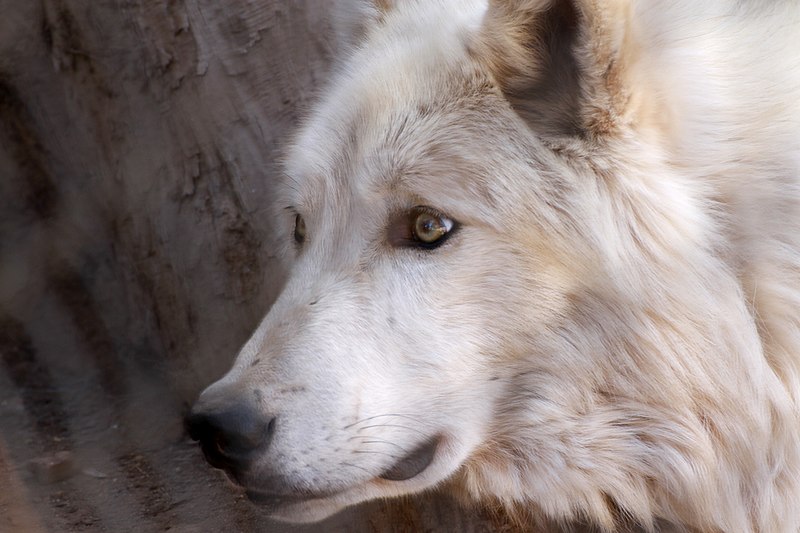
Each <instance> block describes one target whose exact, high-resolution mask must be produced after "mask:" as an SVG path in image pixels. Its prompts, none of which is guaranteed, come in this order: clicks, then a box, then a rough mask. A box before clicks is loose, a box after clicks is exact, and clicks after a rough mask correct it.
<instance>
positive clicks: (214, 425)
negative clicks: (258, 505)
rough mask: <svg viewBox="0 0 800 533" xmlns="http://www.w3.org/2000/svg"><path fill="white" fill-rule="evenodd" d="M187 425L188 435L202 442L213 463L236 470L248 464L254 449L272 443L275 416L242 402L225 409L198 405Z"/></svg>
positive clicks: (215, 465)
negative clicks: (272, 416)
mask: <svg viewBox="0 0 800 533" xmlns="http://www.w3.org/2000/svg"><path fill="white" fill-rule="evenodd" d="M186 427H187V429H188V431H189V436H191V437H192V439H194V440H196V441H199V442H200V446H201V448H202V449H203V453H204V454H205V456H206V460H207V461H208V462H209V463H210V464H211V465H212V466H214V467H215V468H223V469H226V470H228V471H230V472H231V473H233V474H236V473H237V472H239V471H241V470H243V469H245V468H246V467H247V465H248V464H249V463H250V461H251V460H252V457H253V454H254V452H256V451H259V450H264V449H266V448H267V447H268V446H269V442H270V440H271V438H272V433H273V431H274V429H275V418H271V417H265V416H263V415H261V414H260V413H258V412H257V411H255V410H254V409H252V408H251V407H249V406H247V405H243V404H242V405H234V406H232V407H228V408H227V409H222V410H204V408H203V407H202V406H195V408H194V409H193V410H192V412H191V413H190V414H189V416H188V417H187V419H186Z"/></svg>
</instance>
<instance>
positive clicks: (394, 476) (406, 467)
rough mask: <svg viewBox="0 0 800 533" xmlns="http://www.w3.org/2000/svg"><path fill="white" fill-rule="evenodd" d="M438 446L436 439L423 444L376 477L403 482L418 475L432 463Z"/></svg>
mask: <svg viewBox="0 0 800 533" xmlns="http://www.w3.org/2000/svg"><path fill="white" fill-rule="evenodd" d="M438 445H439V438H438V437H434V438H432V439H430V440H428V441H426V442H424V443H423V444H421V445H420V446H417V447H416V448H415V449H414V450H413V451H412V452H411V453H409V454H408V455H407V456H405V457H404V458H403V459H401V460H400V462H398V463H395V465H394V466H392V467H391V468H389V469H388V470H386V471H384V472H383V473H382V474H381V475H380V476H378V477H380V478H381V479H386V480H388V481H405V480H407V479H411V478H412V477H414V476H417V475H419V474H420V473H422V471H423V470H425V469H426V468H428V466H429V465H430V464H431V462H432V461H433V458H434V456H435V455H436V448H437V446H438Z"/></svg>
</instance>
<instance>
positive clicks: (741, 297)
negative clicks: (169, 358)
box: [190, 0, 800, 533]
mask: <svg viewBox="0 0 800 533" xmlns="http://www.w3.org/2000/svg"><path fill="white" fill-rule="evenodd" d="M342 13H343V15H342V18H340V24H339V27H340V28H341V31H342V33H343V34H346V35H347V36H350V37H352V38H351V39H350V44H351V48H350V51H349V53H348V54H347V57H346V58H345V59H344V60H343V62H342V65H341V68H340V69H339V71H338V74H336V75H335V77H334V79H333V81H332V83H331V84H330V86H329V87H328V88H327V90H326V91H324V94H323V97H322V98H321V101H320V102H319V103H318V105H317V106H316V108H315V109H314V110H313V112H312V113H311V115H310V117H309V118H308V120H307V122H306V124H305V126H304V127H303V128H302V131H301V132H300V133H299V135H298V137H297V139H296V141H295V142H294V144H293V147H292V148H291V149H290V150H289V154H288V158H287V168H286V175H287V178H286V180H285V184H284V185H285V187H284V194H283V196H282V197H281V198H280V203H279V206H278V207H279V208H280V209H279V210H278V211H280V212H279V213H278V215H277V218H278V220H280V227H281V228H282V230H283V231H284V234H285V239H284V240H285V243H286V247H285V250H284V254H283V255H284V256H285V258H286V261H287V268H288V270H289V272H290V275H289V278H288V281H287V284H286V286H285V288H284V290H283V292H282V294H281V296H280V297H279V298H278V300H277V301H276V302H275V304H274V305H273V307H272V309H271V310H270V312H269V314H268V315H267V316H266V318H265V319H264V321H263V322H262V323H261V325H260V326H259V327H258V329H257V331H256V332H255V333H254V335H253V337H252V338H251V339H250V341H249V342H248V343H247V344H246V345H245V346H244V348H243V349H242V351H241V353H240V354H239V356H238V359H237V360H236V363H235V365H234V367H233V369H232V370H231V371H230V372H229V373H228V374H227V375H226V376H225V377H224V378H223V379H221V380H220V381H218V382H217V383H215V384H213V385H211V386H210V387H209V388H208V389H207V390H206V391H205V392H204V393H203V394H202V395H201V397H200V399H199V401H198V404H197V405H196V406H195V409H194V413H193V415H192V417H191V419H190V428H191V432H192V434H193V436H194V437H195V438H197V439H199V440H201V443H202V446H203V448H204V451H205V453H206V455H207V457H208V458H209V460H210V461H211V462H212V463H213V464H214V465H216V466H219V467H222V468H225V469H226V470H227V471H228V472H229V473H230V475H231V476H232V477H233V478H234V479H235V480H236V481H237V482H238V483H239V484H241V485H242V486H243V487H245V488H246V489H247V491H248V494H249V495H250V496H251V498H252V499H254V500H256V501H261V502H263V503H264V504H265V505H268V506H270V507H271V510H272V512H273V514H274V516H275V517H277V518H279V519H283V520H288V521H315V520H320V519H322V518H324V517H326V516H328V515H330V514H332V513H334V512H336V511H338V510H340V509H342V508H343V507H345V506H348V505H352V504H355V503H357V502H361V501H364V500H369V499H374V498H381V497H391V496H396V495H402V494H409V493H416V492H419V491H423V490H425V489H428V488H430V487H433V486H435V485H444V484H446V485H447V486H449V487H451V488H452V489H453V490H455V491H458V492H459V493H460V494H462V495H466V496H468V497H471V498H473V499H474V500H476V501H477V502H479V503H483V504H492V505H498V504H500V505H501V506H504V507H505V508H506V509H508V510H509V512H511V513H516V514H517V515H519V516H522V517H524V518H525V519H529V520H532V521H535V520H538V519H539V518H544V519H548V520H555V521H560V522H569V521H571V520H579V521H581V522H583V523H586V522H589V523H592V524H594V526H595V527H598V528H601V529H603V530H615V529H620V528H628V527H633V528H643V529H644V530H650V531H652V530H658V529H660V528H666V527H676V528H678V529H685V530H691V531H697V532H723V531H724V532H737V533H747V532H762V533H766V532H769V533H777V532H781V533H782V532H791V533H796V532H797V531H798V530H800V408H799V407H798V405H799V402H800V3H798V2H796V1H794V0H785V1H781V0H751V1H734V0H730V1H728V0H725V1H723V0H715V1H709V2H704V1H703V2H701V1H698V0H642V1H628V0H489V1H481V0H417V1H414V0H381V1H376V2H374V3H369V2H367V1H364V2H361V3H359V2H354V3H353V4H352V5H350V6H349V7H347V6H346V9H343V10H342Z"/></svg>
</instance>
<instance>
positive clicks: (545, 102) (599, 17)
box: [476, 0, 631, 136]
mask: <svg viewBox="0 0 800 533" xmlns="http://www.w3.org/2000/svg"><path fill="white" fill-rule="evenodd" d="M627 18H628V9H627V2H626V1H625V0H609V1H604V2H599V1H597V0H490V1H489V9H488V11H487V12H486V16H485V18H484V22H483V26H482V28H481V30H480V32H479V34H478V39H477V50H476V51H477V52H478V57H479V58H480V59H481V61H483V62H484V63H485V64H486V65H487V67H488V69H489V70H490V72H491V73H492V75H493V76H494V78H495V80H496V81H497V83H498V84H499V85H500V88H501V89H502V90H503V92H504V94H505V95H506V97H507V98H508V100H509V101H510V102H511V104H512V105H513V106H514V107H515V108H516V109H517V111H518V112H519V113H520V115H522V116H523V118H525V119H526V121H527V122H528V123H529V124H531V126H532V127H533V128H535V129H537V131H538V130H541V131H542V132H543V133H552V134H580V135H591V136H596V135H604V134H609V133H611V132H613V131H615V130H616V129H617V128H618V127H619V126H620V125H621V123H622V122H623V121H625V120H627V119H629V116H628V111H629V109H628V101H629V93H628V87H627V84H626V82H625V80H626V76H627V66H628V64H629V61H630V56H631V54H630V51H629V50H626V49H625V47H626V45H627V42H628V41H629V39H628V37H629V36H628V32H629V29H630V28H629V25H628V23H627Z"/></svg>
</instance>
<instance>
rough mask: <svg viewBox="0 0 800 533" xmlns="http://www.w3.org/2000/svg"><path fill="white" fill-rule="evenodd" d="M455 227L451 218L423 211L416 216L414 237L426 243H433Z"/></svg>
mask: <svg viewBox="0 0 800 533" xmlns="http://www.w3.org/2000/svg"><path fill="white" fill-rule="evenodd" d="M452 228H453V221H452V220H450V219H449V218H445V217H442V216H438V215H435V214H433V213H429V212H427V211H422V212H420V213H418V214H417V216H416V217H415V218H414V238H415V239H416V240H418V241H420V242H423V243H425V244H433V243H435V242H436V241H438V240H439V239H441V238H442V237H444V236H445V235H447V232H448V231H450V230H451V229H452Z"/></svg>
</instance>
